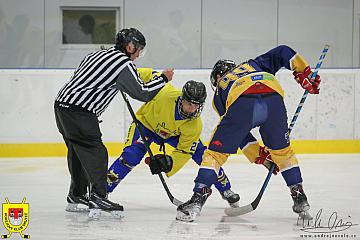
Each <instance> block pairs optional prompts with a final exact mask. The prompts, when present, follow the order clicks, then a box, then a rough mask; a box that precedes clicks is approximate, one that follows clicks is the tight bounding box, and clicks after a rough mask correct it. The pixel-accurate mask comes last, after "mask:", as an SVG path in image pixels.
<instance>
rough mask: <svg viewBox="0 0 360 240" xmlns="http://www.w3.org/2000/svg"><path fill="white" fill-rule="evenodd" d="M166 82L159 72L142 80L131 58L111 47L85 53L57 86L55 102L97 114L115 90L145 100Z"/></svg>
mask: <svg viewBox="0 0 360 240" xmlns="http://www.w3.org/2000/svg"><path fill="white" fill-rule="evenodd" d="M166 82H167V78H166V76H165V75H163V74H162V75H161V76H160V77H157V78H155V79H153V80H152V81H150V82H148V83H144V82H143V81H142V80H141V79H140V77H139V75H138V73H137V71H136V67H135V65H134V64H133V62H132V61H131V59H130V58H129V57H127V56H126V55H125V54H124V53H123V52H121V51H119V50H117V49H115V48H114V47H112V48H110V49H108V50H100V51H97V52H93V53H91V54H89V55H87V56H86V57H85V58H84V59H83V60H82V61H81V63H80V65H79V66H78V67H77V69H76V70H75V72H74V74H73V76H72V77H71V80H70V81H69V82H68V83H66V84H65V85H64V86H63V87H62V88H61V89H60V91H59V93H58V95H57V96H56V103H57V104H58V105H60V106H64V107H68V106H77V107H80V108H83V109H86V110H88V111H90V112H93V113H94V114H96V115H97V116H100V115H101V114H102V113H103V112H104V111H105V109H106V108H107V106H108V105H109V103H110V102H111V100H112V99H113V98H114V97H115V95H116V94H117V93H118V92H119V90H122V91H123V92H126V93H127V94H128V95H130V96H131V97H132V98H134V99H137V100H140V101H143V102H147V101H150V100H151V99H152V98H153V97H154V96H155V95H156V94H157V93H158V92H159V91H160V89H161V88H162V87H163V86H164V85H165V83H166Z"/></svg>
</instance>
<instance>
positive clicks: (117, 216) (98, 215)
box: [89, 209, 124, 220]
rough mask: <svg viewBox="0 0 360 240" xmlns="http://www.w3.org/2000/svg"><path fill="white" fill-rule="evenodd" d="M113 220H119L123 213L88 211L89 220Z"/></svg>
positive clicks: (99, 210)
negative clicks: (110, 218)
mask: <svg viewBox="0 0 360 240" xmlns="http://www.w3.org/2000/svg"><path fill="white" fill-rule="evenodd" d="M109 216H110V217H112V218H115V219H121V218H123V217H124V215H123V211H104V210H101V209H90V212H89V219H91V220H100V219H101V218H109Z"/></svg>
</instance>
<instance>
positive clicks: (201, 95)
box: [178, 80, 207, 119]
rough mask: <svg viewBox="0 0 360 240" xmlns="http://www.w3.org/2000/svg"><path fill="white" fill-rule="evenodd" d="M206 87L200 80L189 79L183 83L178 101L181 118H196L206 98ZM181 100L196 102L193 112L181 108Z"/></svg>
mask: <svg viewBox="0 0 360 240" xmlns="http://www.w3.org/2000/svg"><path fill="white" fill-rule="evenodd" d="M206 96H207V94H206V87H205V85H204V84H203V83H202V82H196V81H194V80H189V81H187V82H186V83H185V85H184V86H183V88H182V95H181V97H180V101H179V104H178V106H179V109H178V110H179V113H180V115H181V117H182V118H185V119H186V118H190V119H191V118H196V117H198V116H200V114H201V112H202V110H203V108H204V103H205V100H206ZM183 100H185V101H187V102H189V103H191V104H197V105H198V108H197V109H196V111H195V112H193V113H187V112H185V111H184V109H183Z"/></svg>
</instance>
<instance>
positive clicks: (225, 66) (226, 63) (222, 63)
mask: <svg viewBox="0 0 360 240" xmlns="http://www.w3.org/2000/svg"><path fill="white" fill-rule="evenodd" d="M234 67H236V64H235V62H234V61H232V60H225V59H220V60H218V61H217V62H216V63H215V65H214V67H213V69H212V71H211V74H210V81H211V85H212V86H213V87H215V88H216V85H217V79H216V76H217V75H220V77H222V76H224V74H225V73H226V72H228V71H230V70H232V69H233V68H234Z"/></svg>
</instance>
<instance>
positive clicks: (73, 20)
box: [62, 9, 117, 44]
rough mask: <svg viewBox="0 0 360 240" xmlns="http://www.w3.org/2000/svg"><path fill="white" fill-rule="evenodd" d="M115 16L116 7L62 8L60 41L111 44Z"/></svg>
mask: <svg viewBox="0 0 360 240" xmlns="http://www.w3.org/2000/svg"><path fill="white" fill-rule="evenodd" d="M116 16H117V10H116V9H114V10H109V9H106V10H105V9H62V27H63V32H62V43H63V44H113V43H114V37H115V32H116V26H117V25H116V23H117V20H116V19H117V17H116Z"/></svg>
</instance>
